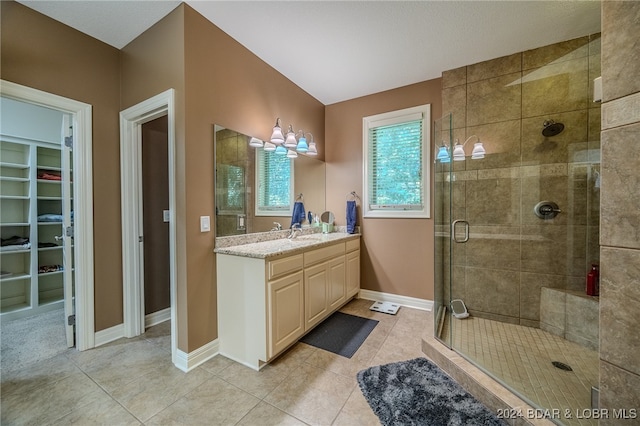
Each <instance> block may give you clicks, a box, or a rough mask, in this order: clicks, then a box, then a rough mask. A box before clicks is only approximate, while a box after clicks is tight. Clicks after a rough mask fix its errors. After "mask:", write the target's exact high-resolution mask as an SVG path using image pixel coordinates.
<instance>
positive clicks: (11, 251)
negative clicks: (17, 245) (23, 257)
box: [0, 249, 31, 255]
mask: <svg viewBox="0 0 640 426" xmlns="http://www.w3.org/2000/svg"><path fill="white" fill-rule="evenodd" d="M30 251H31V249H24V250H9V251H0V255H1V254H20V253H29V252H30Z"/></svg>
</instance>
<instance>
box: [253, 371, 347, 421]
mask: <svg viewBox="0 0 640 426" xmlns="http://www.w3.org/2000/svg"><path fill="white" fill-rule="evenodd" d="M355 386H356V380H355V377H354V378H348V377H344V376H341V375H339V374H336V373H333V372H331V371H327V370H323V369H320V368H316V367H313V366H312V365H309V364H301V365H300V368H298V369H296V370H295V371H293V372H292V373H291V374H290V375H289V377H288V378H287V380H285V381H284V382H282V383H281V384H280V385H279V386H278V387H277V388H276V389H274V390H273V391H272V392H271V393H270V394H269V395H267V396H266V397H265V399H264V401H265V402H268V403H269V404H272V405H274V406H275V407H277V408H280V409H281V410H283V411H286V412H287V413H289V414H291V415H292V416H295V417H296V418H298V419H300V420H302V421H304V422H306V423H309V424H313V425H327V424H331V422H332V421H333V420H334V419H335V418H336V417H337V415H338V413H339V412H340V409H341V408H342V406H343V405H344V403H345V402H346V401H347V399H348V398H349V396H350V395H351V392H352V390H353V389H354V388H355Z"/></svg>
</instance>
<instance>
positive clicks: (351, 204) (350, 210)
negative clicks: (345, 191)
mask: <svg viewBox="0 0 640 426" xmlns="http://www.w3.org/2000/svg"><path fill="white" fill-rule="evenodd" d="M357 217H358V213H357V211H356V201H355V200H351V201H347V233H349V234H353V233H355V232H356V218H357Z"/></svg>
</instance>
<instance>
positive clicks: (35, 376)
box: [0, 355, 81, 398]
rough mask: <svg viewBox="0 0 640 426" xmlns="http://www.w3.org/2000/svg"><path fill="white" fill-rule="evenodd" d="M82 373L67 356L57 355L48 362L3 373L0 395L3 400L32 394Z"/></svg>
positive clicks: (32, 364) (36, 363)
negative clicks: (13, 396) (15, 395)
mask: <svg viewBox="0 0 640 426" xmlns="http://www.w3.org/2000/svg"><path fill="white" fill-rule="evenodd" d="M80 372H81V371H80V369H79V368H78V367H76V365H75V364H73V363H72V362H71V361H69V359H68V358H67V357H66V356H65V355H57V356H55V357H53V358H50V359H48V360H44V361H41V362H35V363H31V364H28V365H27V366H26V367H25V368H21V369H18V370H9V371H2V385H1V388H0V394H1V395H2V398H6V397H8V396H9V395H13V394H16V393H21V394H24V393H30V392H33V391H34V390H36V389H38V388H41V387H43V386H46V385H49V384H52V383H55V382H58V381H60V380H62V379H64V378H66V377H68V376H70V375H71V374H74V373H80Z"/></svg>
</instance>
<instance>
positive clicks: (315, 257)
mask: <svg viewBox="0 0 640 426" xmlns="http://www.w3.org/2000/svg"><path fill="white" fill-rule="evenodd" d="M344 247H345V246H344V243H338V244H334V245H331V246H328V247H323V248H319V249H316V250H311V251H308V252H306V253H305V254H304V266H305V267H306V266H309V265H314V264H316V263H320V262H323V261H325V260H328V259H331V258H332V257H336V256H340V255H341V254H344Z"/></svg>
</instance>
